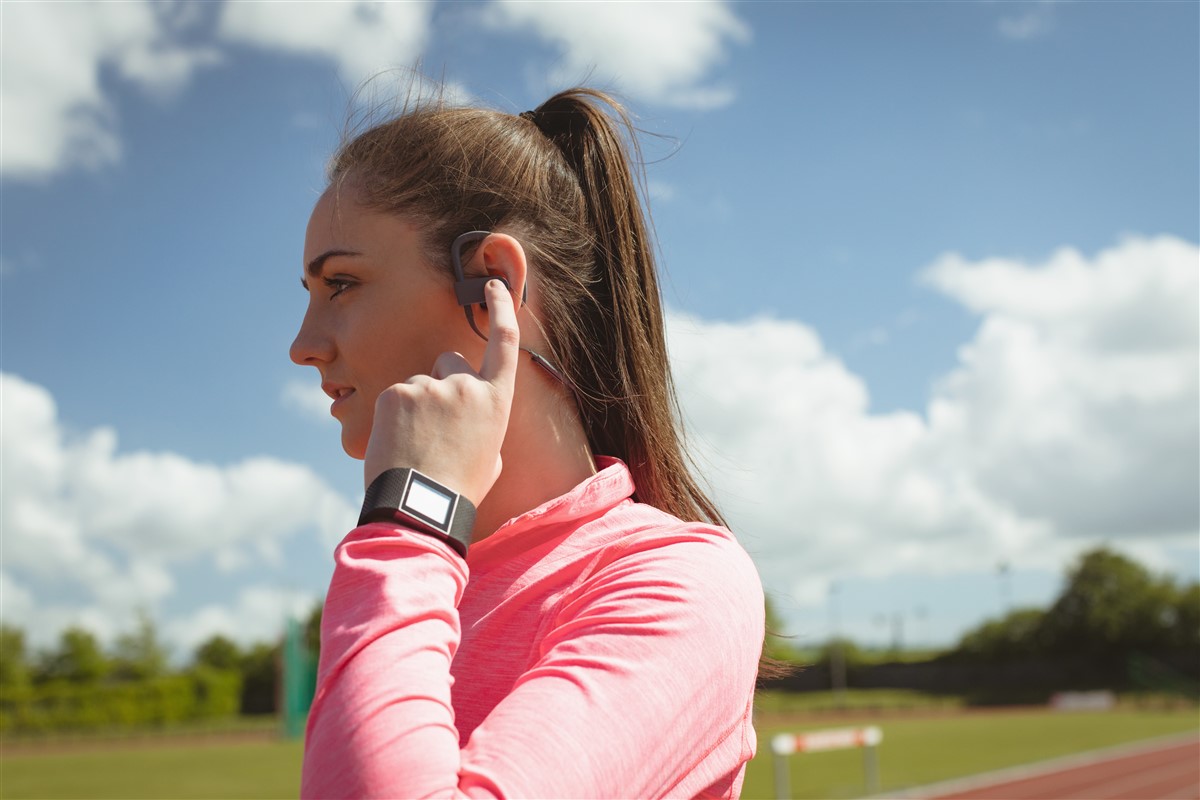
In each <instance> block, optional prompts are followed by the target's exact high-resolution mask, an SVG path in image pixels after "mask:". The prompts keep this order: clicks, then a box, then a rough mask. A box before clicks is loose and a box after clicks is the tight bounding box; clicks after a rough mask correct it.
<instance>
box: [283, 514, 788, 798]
mask: <svg viewBox="0 0 1200 800" xmlns="http://www.w3.org/2000/svg"><path fill="white" fill-rule="evenodd" d="M380 528H382V530H377V529H380ZM424 539H429V541H428V542H425V541H422V540H424ZM455 559H457V562H456V561H455ZM466 578H467V574H466V565H465V564H463V563H462V561H461V559H458V557H457V556H456V555H455V554H454V553H453V552H452V551H451V550H449V548H447V547H445V546H444V545H442V544H441V543H440V542H437V541H436V540H433V539H430V538H429V537H423V536H421V535H420V534H416V533H413V532H411V531H404V530H403V529H400V530H397V529H393V528H390V527H388V526H379V525H375V526H367V527H366V528H360V529H358V530H356V531H354V532H353V533H352V534H351V535H350V536H349V537H347V540H346V541H345V542H344V543H343V545H342V546H341V547H340V548H339V550H338V556H337V566H336V568H335V573H334V578H333V581H332V583H331V586H330V591H329V596H328V597H327V599H326V611H325V617H324V619H323V623H322V652H321V665H320V669H319V674H318V683H317V695H316V698H315V699H314V702H313V707H312V711H311V712H310V717H309V728H308V737H307V741H306V750H305V761H304V772H303V781H302V789H301V795H302V797H306V798H310V797H322V798H323V797H572V798H582V797H661V796H665V795H669V794H670V793H671V791H672V789H673V788H674V787H675V786H676V785H677V784H678V783H679V781H680V780H681V779H682V778H683V777H685V776H687V775H688V774H689V773H690V772H691V771H692V770H693V769H694V768H695V767H696V766H697V765H698V764H699V763H700V762H702V761H703V760H704V759H705V757H706V756H708V755H709V753H710V752H712V751H713V750H714V749H715V748H716V747H717V746H718V745H719V744H721V743H722V742H724V741H726V740H727V739H728V738H729V737H731V736H738V735H740V732H739V730H738V728H739V726H740V725H742V724H744V717H745V711H746V705H747V702H748V700H749V698H750V697H751V696H752V694H753V689H754V680H755V676H756V673H757V663H758V658H759V654H760V652H761V647H762V637H763V611H764V607H763V598H762V586H761V583H760V582H759V578H758V573H757V571H756V570H755V568H754V565H753V563H752V562H751V561H750V558H749V556H747V555H746V553H745V551H744V550H742V549H741V547H740V546H738V545H737V544H736V542H733V541H731V540H723V539H715V538H712V537H708V538H700V537H695V536H689V535H681V536H680V537H679V540H678V541H676V542H672V543H671V544H670V546H669V547H655V548H652V549H647V550H644V551H638V552H632V553H630V554H627V555H626V556H624V557H622V558H620V559H618V560H616V561H614V562H613V563H610V564H608V565H607V566H605V567H604V568H602V569H600V570H599V571H597V572H596V573H595V574H594V575H592V576H591V577H589V578H588V579H587V580H586V581H584V583H583V584H582V585H580V586H579V587H577V588H576V589H575V590H574V591H572V592H571V593H570V594H568V595H567V596H566V597H564V599H563V601H562V602H561V603H560V605H559V606H558V608H557V609H556V611H555V614H554V619H553V620H552V624H551V628H550V632H549V633H548V634H547V636H546V637H545V638H544V639H543V641H542V643H541V646H540V650H539V652H538V657H537V659H536V661H535V663H534V665H533V667H532V668H531V669H530V670H528V671H527V672H526V673H525V674H523V675H522V676H521V677H520V678H519V679H518V681H517V682H516V684H515V685H514V687H513V689H512V691H511V692H510V693H509V694H508V695H507V696H506V697H505V698H504V699H503V700H502V701H501V702H500V703H499V704H498V705H497V706H496V707H495V708H494V709H493V710H492V712H491V713H490V714H489V715H488V717H487V719H485V720H484V721H483V722H482V723H481V724H480V725H479V726H478V727H477V728H476V729H475V731H474V732H473V733H472V735H471V739H470V741H469V742H468V743H467V746H466V747H465V748H464V749H463V750H462V751H461V752H460V750H459V747H458V738H459V737H458V734H457V731H456V729H455V727H454V714H453V709H452V706H451V703H450V686H451V683H452V678H451V676H450V674H449V672H450V661H451V659H452V658H453V656H454V652H455V650H456V648H457V645H458V642H459V633H460V631H459V623H458V614H457V610H456V606H457V603H458V601H459V599H460V597H461V593H462V591H463V588H464V587H465V585H466ZM751 754H752V752H751V753H745V754H743V755H744V758H745V759H746V760H748V759H749V757H750V755H751ZM731 766H733V765H731Z"/></svg>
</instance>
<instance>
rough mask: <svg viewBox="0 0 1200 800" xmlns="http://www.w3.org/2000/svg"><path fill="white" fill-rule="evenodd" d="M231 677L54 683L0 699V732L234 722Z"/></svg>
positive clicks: (210, 674) (237, 689)
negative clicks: (232, 720)
mask: <svg viewBox="0 0 1200 800" xmlns="http://www.w3.org/2000/svg"><path fill="white" fill-rule="evenodd" d="M241 692H242V681H241V676H240V675H238V674H237V673H235V672H228V671H225V672H223V671H219V670H214V669H207V668H197V669H195V670H193V671H191V672H186V673H183V674H179V675H172V676H169V677H162V678H152V679H149V680H143V681H125V682H117V683H87V684H79V683H72V682H69V681H63V680H55V681H50V682H47V683H44V684H42V685H40V686H34V687H29V688H22V689H20V690H9V691H6V692H5V693H4V695H3V696H0V732H4V733H18V734H27V733H33V734H36V733H48V732H51V731H82V730H97V729H101V728H104V729H127V728H141V727H162V726H166V725H170V724H173V723H179V722H187V721H193V720H213V719H226V718H233V717H236V716H237V712H238V708H239V706H240V704H241Z"/></svg>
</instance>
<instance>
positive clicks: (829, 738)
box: [771, 725, 883, 800]
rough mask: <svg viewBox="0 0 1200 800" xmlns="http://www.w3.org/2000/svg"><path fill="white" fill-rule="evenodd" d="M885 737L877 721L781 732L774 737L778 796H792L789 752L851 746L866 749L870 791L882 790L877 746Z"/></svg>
mask: <svg viewBox="0 0 1200 800" xmlns="http://www.w3.org/2000/svg"><path fill="white" fill-rule="evenodd" d="M882 741H883V731H881V730H880V729H879V728H877V727H876V726H874V725H871V726H869V727H866V728H830V729H827V730H823V731H810V732H808V733H779V734H776V735H775V737H774V738H773V739H771V760H772V761H773V762H774V765H775V797H777V798H780V800H784V799H785V798H789V797H791V794H792V790H791V787H790V786H789V780H788V756H790V755H792V754H793V753H815V752H817V751H820V750H842V749H844V748H847V747H861V748H862V749H863V770H864V771H865V772H866V778H867V793H868V794H875V793H877V792H878V791H879V755H878V751H877V750H876V748H877V747H878V746H879V743H880V742H882Z"/></svg>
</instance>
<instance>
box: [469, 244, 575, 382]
mask: <svg viewBox="0 0 1200 800" xmlns="http://www.w3.org/2000/svg"><path fill="white" fill-rule="evenodd" d="M491 233H492V232H491V231H467V232H466V233H464V234H462V235H460V236H459V237H458V238H456V239H455V240H454V243H453V244H452V245H450V261H451V263H452V264H453V265H454V296H455V297H456V298H457V299H458V304H459V305H460V306H462V307H463V312H464V313H465V314H466V315H467V322H468V323H470V325H471V330H473V331H475V333H476V334H477V335H478V336H479V338H480V339H483V340H484V341H485V342H486V341H487V340H488V338H487V336H485V335H484V333H483V331H481V330H479V326H478V325H476V324H475V314H474V312H472V310H471V306H474V305H478V306H479V307H480V308H482V309H483V310H484V311H487V303H486V302H485V301H484V287H485V286H487V283H488V281H490V280H498V281H502V282H503V283H504V285H505V287H506V288H507V289H508V291H510V292H511V291H512V286H511V285H510V284H509V282H508V279H507V278H504V277H502V276H500V275H484V276H482V277H479V278H467V277H465V276H464V274H463V264H462V250H463V247H465V246H466V245H468V244H471V243H473V242H478V241H481V240H483V239H484V238H486V237H488V236H490V235H491ZM528 299H529V281H525V286H524V287H523V288H522V291H521V305H522V306H524V305H525V302H526V301H527V300H528ZM521 349H522V350H524V351H525V352H526V353H529V357H530V358H531V359H533V363H535V364H537V365H538V366H539V367H541V368H542V369H544V370H546V372H548V373H550V375H551V376H553V377H554V379H555V380H557V381H558V382H559V383H561V384H562V385H563V386H566V387H567V388H568V389H570V390H571V394H574V395H576V397H575V399H576V402H578V400H579V396H578V394H576V392H575V387H574V386H572V385H571V382H570V381H569V380H567V376H566V375H563V374H562V373H561V372H559V371H558V368H557V367H555V366H554V365H553V364H551V363H550V362H549V361H547V360H546V359H545V357H544V356H540V355H538V354H537V353H535V352H533V351H532V350H530V349H529V348H527V347H522V348H521Z"/></svg>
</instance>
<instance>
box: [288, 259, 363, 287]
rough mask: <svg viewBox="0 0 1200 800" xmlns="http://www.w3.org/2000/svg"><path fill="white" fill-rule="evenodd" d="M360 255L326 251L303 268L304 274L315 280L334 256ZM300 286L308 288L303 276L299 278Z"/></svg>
mask: <svg viewBox="0 0 1200 800" xmlns="http://www.w3.org/2000/svg"><path fill="white" fill-rule="evenodd" d="M361 255H362V253H359V252H356V251H354V250H326V251H325V252H324V253H321V255H319V256H317V257H316V258H314V259H313V260H312V261H310V262H308V266H306V267H305V268H304V272H305V274H306V275H308V277H310V278H315V277H317V276H318V275H320V274H321V270H323V269H324V268H325V262H326V261H328V260H329V259H331V258H333V257H334V256H361ZM300 285H301V286H303V287H304V288H305V289H307V288H308V281H307V280H305V279H304V277H303V276H301V278H300Z"/></svg>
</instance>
